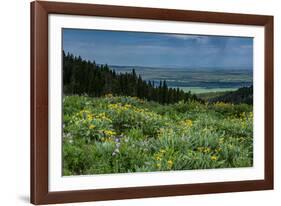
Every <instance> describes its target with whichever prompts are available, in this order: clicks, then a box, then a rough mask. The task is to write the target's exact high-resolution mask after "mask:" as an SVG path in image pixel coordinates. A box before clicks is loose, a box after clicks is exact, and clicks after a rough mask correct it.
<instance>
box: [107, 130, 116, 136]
mask: <svg viewBox="0 0 281 206" xmlns="http://www.w3.org/2000/svg"><path fill="white" fill-rule="evenodd" d="M104 134H105V135H106V136H113V135H116V132H114V131H111V130H105V131H104Z"/></svg>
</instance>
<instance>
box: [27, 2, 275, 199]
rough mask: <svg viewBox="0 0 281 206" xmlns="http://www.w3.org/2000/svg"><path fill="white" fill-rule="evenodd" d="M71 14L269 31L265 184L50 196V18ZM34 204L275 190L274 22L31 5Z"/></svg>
mask: <svg viewBox="0 0 281 206" xmlns="http://www.w3.org/2000/svg"><path fill="white" fill-rule="evenodd" d="M49 14H70V15H86V16H103V17H119V18H139V19H157V20H170V21H191V22H205V23H223V24H240V25H257V26H264V28H265V39H264V41H265V51H264V55H265V65H264V67H265V79H264V81H265V121H264V122H265V134H264V138H265V147H264V150H265V158H264V159H265V162H264V163H265V170H264V172H265V178H264V180H252V181H235V182H217V183H200V184H184V185H165V186H148V187H132V188H115V189H93V190H77V191H60V192H49V191H48V15H49ZM30 177H31V203H33V204H49V203H67V202H80V201H97V200H114V199H128V198H144V197H162V196H174V195H191V194H205V193H220V192H237V191H251V190H266V189H273V16H262V15H248V14H232V13H215V12H201V11H200V12H199V11H185V10H170V9H155V8H137V7H123V6H105V5H93V4H77V3H60V2H46V1H44V2H43V1H35V2H32V3H31V176H30Z"/></svg>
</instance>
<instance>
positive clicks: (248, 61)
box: [63, 29, 253, 69]
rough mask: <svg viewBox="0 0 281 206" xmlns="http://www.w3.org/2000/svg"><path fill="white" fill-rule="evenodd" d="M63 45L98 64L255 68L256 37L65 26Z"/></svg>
mask: <svg viewBox="0 0 281 206" xmlns="http://www.w3.org/2000/svg"><path fill="white" fill-rule="evenodd" d="M63 49H64V50H65V52H70V53H72V54H74V55H80V56H81V57H82V58H83V59H87V60H95V61H96V62H97V63H99V64H105V63H106V64H109V65H128V66H151V67H163V66H164V67H175V66H176V67H224V68H226V69H227V68H230V69H232V68H239V69H252V66H253V39H252V38H245V37H243V38H242V37H241V38H239V37H223V36H198V35H177V34H159V33H145V32H119V31H98V30H81V29H63Z"/></svg>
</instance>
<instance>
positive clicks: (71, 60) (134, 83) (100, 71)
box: [63, 51, 199, 104]
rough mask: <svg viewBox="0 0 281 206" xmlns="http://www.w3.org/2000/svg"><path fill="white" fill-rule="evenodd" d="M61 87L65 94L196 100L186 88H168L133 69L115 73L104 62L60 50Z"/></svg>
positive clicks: (157, 99)
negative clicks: (145, 77) (99, 63)
mask: <svg viewBox="0 0 281 206" xmlns="http://www.w3.org/2000/svg"><path fill="white" fill-rule="evenodd" d="M63 91H64V94H66V95H72V94H77V95H83V94H87V95H89V96H92V97H101V96H104V95H106V94H110V93H111V94H114V95H124V96H133V97H139V98H141V99H146V100H149V101H156V102H159V103H161V104H172V103H176V102H178V101H181V100H183V101H189V100H199V99H198V98H197V97H196V95H193V94H191V93H190V92H188V93H185V92H184V91H183V90H181V89H179V88H169V87H168V85H167V82H166V81H165V80H164V81H160V82H159V84H157V85H155V83H154V81H145V80H143V79H142V77H141V76H140V75H137V74H136V72H135V70H134V69H132V72H126V73H117V72H116V71H115V70H113V69H110V68H109V66H108V65H106V64H105V65H98V64H96V62H95V61H86V60H83V59H82V58H81V57H80V56H78V57H77V56H74V55H73V54H70V53H67V54H65V52H64V51H63Z"/></svg>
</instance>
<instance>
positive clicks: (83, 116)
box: [63, 95, 253, 175]
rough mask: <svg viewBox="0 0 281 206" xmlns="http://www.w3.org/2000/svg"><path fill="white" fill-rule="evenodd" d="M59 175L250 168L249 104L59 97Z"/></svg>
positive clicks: (108, 97) (251, 155) (250, 123)
mask: <svg viewBox="0 0 281 206" xmlns="http://www.w3.org/2000/svg"><path fill="white" fill-rule="evenodd" d="M63 104H64V111H63V121H64V129H63V175H87V174H106V173H128V172H148V171H149V172H151V171H170V170H192V169H209V168H233V167H251V166H252V164H253V138H252V137H253V115H252V106H249V105H245V104H241V105H232V104H225V103H216V104H201V103H198V102H188V103H184V102H179V103H177V104H173V105H161V104H158V103H155V102H147V101H145V100H141V99H138V98H135V97H113V96H111V95H108V96H106V97H101V98H91V97H86V96H66V97H64V99H63Z"/></svg>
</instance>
